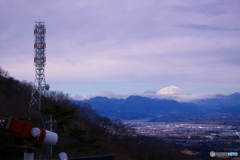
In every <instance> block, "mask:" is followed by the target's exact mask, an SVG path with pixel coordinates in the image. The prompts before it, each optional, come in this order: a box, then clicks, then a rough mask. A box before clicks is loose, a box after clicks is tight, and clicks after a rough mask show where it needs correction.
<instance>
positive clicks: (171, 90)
mask: <svg viewBox="0 0 240 160" xmlns="http://www.w3.org/2000/svg"><path fill="white" fill-rule="evenodd" d="M156 94H157V95H165V96H177V95H188V93H187V92H185V91H184V90H182V89H181V88H179V87H177V86H173V85H172V86H169V87H165V88H163V89H161V90H159V91H157V92H156Z"/></svg>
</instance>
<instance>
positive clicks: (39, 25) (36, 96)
mask: <svg viewBox="0 0 240 160" xmlns="http://www.w3.org/2000/svg"><path fill="white" fill-rule="evenodd" d="M45 35H46V28H45V24H44V22H41V21H38V22H35V26H34V50H35V53H34V65H35V82H34V85H33V90H32V94H31V101H30V105H29V119H33V118H37V117H39V118H40V120H41V125H42V127H44V128H45V123H44V119H43V117H42V114H41V98H42V94H44V92H46V90H49V88H50V87H49V85H48V84H46V81H45V73H44V71H45V69H44V67H45V64H46V55H45V48H46V42H45Z"/></svg>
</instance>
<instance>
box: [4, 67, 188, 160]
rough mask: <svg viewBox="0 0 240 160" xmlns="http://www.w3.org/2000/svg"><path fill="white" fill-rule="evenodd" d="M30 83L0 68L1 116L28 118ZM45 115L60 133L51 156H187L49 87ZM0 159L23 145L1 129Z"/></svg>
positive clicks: (18, 153) (123, 159) (141, 159)
mask: <svg viewBox="0 0 240 160" xmlns="http://www.w3.org/2000/svg"><path fill="white" fill-rule="evenodd" d="M31 90H32V84H31V83H29V82H20V81H18V80H16V79H14V78H13V77H11V76H9V74H8V72H7V71H4V70H3V69H2V68H0V116H1V117H8V116H13V117H15V118H17V119H20V120H23V121H28V107H29V102H30V98H31ZM42 113H43V114H44V117H45V119H48V118H49V115H50V114H51V115H52V116H53V119H54V120H56V123H54V125H53V131H54V132H56V133H57V134H58V135H59V140H58V143H57V145H56V146H54V147H53V157H54V158H57V155H58V154H59V153H60V152H66V153H67V154H68V156H69V157H84V156H93V155H104V154H114V155H115V159H116V160H161V159H164V160H172V159H186V157H185V156H184V155H183V154H182V153H181V152H180V150H179V149H176V148H173V147H172V146H169V145H167V144H165V143H163V142H161V141H159V140H156V139H154V138H150V137H144V136H139V135H137V134H136V132H135V131H134V129H132V128H129V127H126V126H124V125H123V124H121V123H120V122H115V121H112V120H110V119H109V118H107V117H101V116H99V115H98V114H97V113H96V112H95V111H94V110H93V109H92V107H91V105H90V104H87V103H78V102H75V101H72V99H71V98H70V96H69V95H68V94H64V93H62V92H59V91H48V92H47V93H46V94H44V95H43V97H42ZM0 141H1V143H0V159H21V158H22V157H23V149H20V148H17V147H15V143H14V139H13V138H12V137H7V136H6V135H5V133H4V131H0Z"/></svg>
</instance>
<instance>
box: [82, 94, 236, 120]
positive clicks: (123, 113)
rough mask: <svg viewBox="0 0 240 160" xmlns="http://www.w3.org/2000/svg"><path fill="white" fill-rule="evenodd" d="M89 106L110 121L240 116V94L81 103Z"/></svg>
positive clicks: (106, 99) (102, 100)
mask: <svg viewBox="0 0 240 160" xmlns="http://www.w3.org/2000/svg"><path fill="white" fill-rule="evenodd" d="M80 102H81V103H89V104H91V105H92V107H93V109H95V110H96V111H97V112H98V113H99V114H100V115H102V116H107V117H110V118H120V119H139V118H154V117H159V116H164V115H171V116H174V115H181V114H184V115H193V114H194V115H203V114H206V113H209V112H210V113H214V112H216V113H217V112H219V113H223V112H224V113H231V114H233V113H234V114H236V113H240V93H234V94H231V95H228V96H226V95H217V96H216V97H215V98H212V99H201V100H196V101H193V102H177V101H175V100H168V99H152V98H147V97H141V96H129V97H128V98H126V99H115V98H111V99H109V98H107V97H94V98H91V99H89V100H83V101H80Z"/></svg>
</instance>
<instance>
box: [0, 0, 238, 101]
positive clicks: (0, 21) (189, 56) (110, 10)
mask: <svg viewBox="0 0 240 160" xmlns="http://www.w3.org/2000/svg"><path fill="white" fill-rule="evenodd" d="M39 20H40V21H44V22H45V24H46V29H47V34H46V42H47V48H46V55H47V63H46V67H45V76H46V81H47V83H48V84H49V85H50V87H51V90H59V91H63V92H65V93H70V94H71V95H73V96H74V95H89V94H93V95H97V94H102V93H106V92H108V93H109V92H110V93H112V92H113V93H115V94H133V93H142V92H144V91H146V90H160V89H162V88H164V87H167V86H170V85H175V86H178V87H180V88H181V89H183V90H185V91H186V92H188V93H191V94H195V93H233V92H239V91H240V1H239V0H201V1H199V0H147V1H146V0H51V1H49V0H38V1H37V0H21V1H19V0H0V66H1V67H2V68H3V69H4V70H7V71H9V73H10V75H11V76H12V77H14V78H16V79H19V80H27V81H34V76H35V73H34V63H33V57H34V48H33V44H34V35H33V29H34V24H35V21H39Z"/></svg>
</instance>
